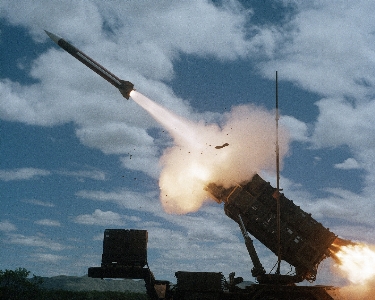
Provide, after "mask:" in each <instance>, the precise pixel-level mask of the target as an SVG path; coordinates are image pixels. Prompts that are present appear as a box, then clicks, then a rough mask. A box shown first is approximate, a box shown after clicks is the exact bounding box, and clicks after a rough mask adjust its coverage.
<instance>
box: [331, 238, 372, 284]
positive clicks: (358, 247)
mask: <svg viewBox="0 0 375 300" xmlns="http://www.w3.org/2000/svg"><path fill="white" fill-rule="evenodd" d="M330 251H331V256H332V257H333V259H334V260H335V262H336V265H335V266H336V267H337V268H338V269H339V270H340V271H341V272H342V273H343V274H344V276H345V278H347V279H349V281H350V282H351V283H353V284H360V285H364V284H366V283H367V282H369V281H375V248H374V247H371V246H369V245H366V244H365V243H354V242H349V241H345V240H342V239H340V238H337V239H336V240H335V241H334V242H333V244H332V246H331V247H330Z"/></svg>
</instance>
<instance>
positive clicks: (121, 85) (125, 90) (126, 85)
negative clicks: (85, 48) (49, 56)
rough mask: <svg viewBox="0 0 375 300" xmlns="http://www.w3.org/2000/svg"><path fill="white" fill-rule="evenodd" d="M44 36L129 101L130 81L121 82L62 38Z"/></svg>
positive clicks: (52, 35) (51, 34) (131, 87)
mask: <svg viewBox="0 0 375 300" xmlns="http://www.w3.org/2000/svg"><path fill="white" fill-rule="evenodd" d="M44 31H45V32H46V34H47V35H48V36H49V37H50V38H51V40H52V41H54V42H55V43H56V44H57V45H59V46H60V47H61V48H63V49H64V50H65V51H66V52H68V53H69V54H70V55H72V56H74V57H75V58H76V59H78V60H79V61H80V62H81V63H83V64H84V65H86V66H87V67H89V68H90V69H91V70H93V71H94V72H95V73H96V74H99V75H100V76H101V77H102V78H104V79H105V80H107V81H108V82H109V83H110V84H112V85H113V86H114V87H116V88H118V89H119V91H120V93H121V94H122V95H123V96H124V98H126V99H128V100H129V97H130V92H131V91H132V90H134V84H132V83H131V82H130V81H126V80H122V79H120V78H118V77H117V76H116V75H114V74H113V73H111V72H110V71H108V70H107V69H106V68H104V67H103V66H102V65H100V64H98V63H97V62H96V61H95V60H93V59H92V58H90V57H89V56H87V55H86V54H85V53H83V52H82V51H81V50H79V49H77V48H76V47H74V46H73V45H72V44H70V43H68V42H67V41H65V40H64V39H63V38H61V37H59V36H57V35H55V34H53V33H51V32H48V31H47V30H44Z"/></svg>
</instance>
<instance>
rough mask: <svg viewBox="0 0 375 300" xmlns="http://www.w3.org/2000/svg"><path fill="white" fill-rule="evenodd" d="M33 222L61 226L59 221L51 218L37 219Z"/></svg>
mask: <svg viewBox="0 0 375 300" xmlns="http://www.w3.org/2000/svg"><path fill="white" fill-rule="evenodd" d="M34 223H35V224H38V225H43V226H52V227H60V226H61V224H60V222H59V221H57V220H51V219H42V220H37V221H35V222H34Z"/></svg>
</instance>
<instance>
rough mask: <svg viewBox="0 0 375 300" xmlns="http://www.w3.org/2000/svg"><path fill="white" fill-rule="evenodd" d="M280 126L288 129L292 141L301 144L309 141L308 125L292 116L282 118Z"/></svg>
mask: <svg viewBox="0 0 375 300" xmlns="http://www.w3.org/2000/svg"><path fill="white" fill-rule="evenodd" d="M280 124H282V125H284V126H285V127H286V128H288V132H289V134H290V137H291V140H294V141H300V142H306V141H308V128H307V124H306V123H304V122H302V121H300V120H298V119H296V118H294V117H292V116H281V118H280Z"/></svg>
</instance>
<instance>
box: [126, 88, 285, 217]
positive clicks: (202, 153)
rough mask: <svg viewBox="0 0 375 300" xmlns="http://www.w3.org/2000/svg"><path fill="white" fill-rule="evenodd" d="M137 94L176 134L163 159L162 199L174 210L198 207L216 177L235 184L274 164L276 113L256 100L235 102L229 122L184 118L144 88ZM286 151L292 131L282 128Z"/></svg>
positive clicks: (281, 141)
mask: <svg viewBox="0 0 375 300" xmlns="http://www.w3.org/2000/svg"><path fill="white" fill-rule="evenodd" d="M131 97H132V99H133V100H134V101H135V102H136V103H138V104H139V105H140V106H142V107H143V108H144V109H145V110H147V111H148V112H149V113H150V114H151V115H152V116H153V117H154V119H155V120H156V121H158V122H159V123H160V124H161V125H162V126H163V127H164V128H165V129H166V130H168V132H169V134H170V135H171V136H172V137H173V139H174V146H173V147H170V148H168V149H166V150H165V152H164V153H163V156H162V157H161V159H160V163H161V166H162V168H163V169H162V172H161V175H160V179H159V186H160V199H161V202H162V204H163V207H164V209H165V211H167V212H168V213H177V214H184V213H188V212H192V211H196V210H198V209H199V208H200V207H201V206H202V205H203V203H204V202H205V200H207V199H209V198H210V195H209V194H208V192H206V191H205V187H206V186H207V185H208V184H209V183H211V182H214V183H216V184H218V185H222V186H224V187H225V188H229V187H230V186H232V185H233V184H235V183H239V182H243V181H245V180H250V179H251V178H252V176H253V175H254V174H255V173H257V172H259V171H260V170H266V169H272V170H273V168H274V162H275V145H274V142H275V129H274V127H273V126H272V124H273V123H274V119H275V117H274V115H273V114H272V113H271V112H268V111H265V110H264V109H260V108H257V107H254V106H249V105H243V106H238V107H234V108H233V109H232V111H231V112H230V113H226V114H225V115H224V116H223V119H224V122H223V124H220V126H219V125H218V124H205V123H204V122H196V123H195V122H192V121H190V120H187V119H184V118H182V117H180V116H178V115H176V114H174V113H172V112H170V111H168V110H167V109H165V108H164V107H162V106H160V105H158V104H157V103H155V102H153V101H151V100H150V99H148V98H147V97H145V96H143V95H142V94H140V93H138V92H136V91H132V92H131ZM279 133H280V135H279V144H280V157H281V158H282V157H283V156H284V155H285V154H286V152H287V151H288V143H289V139H288V135H287V133H286V131H285V130H283V129H282V128H281V129H280V130H279Z"/></svg>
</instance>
